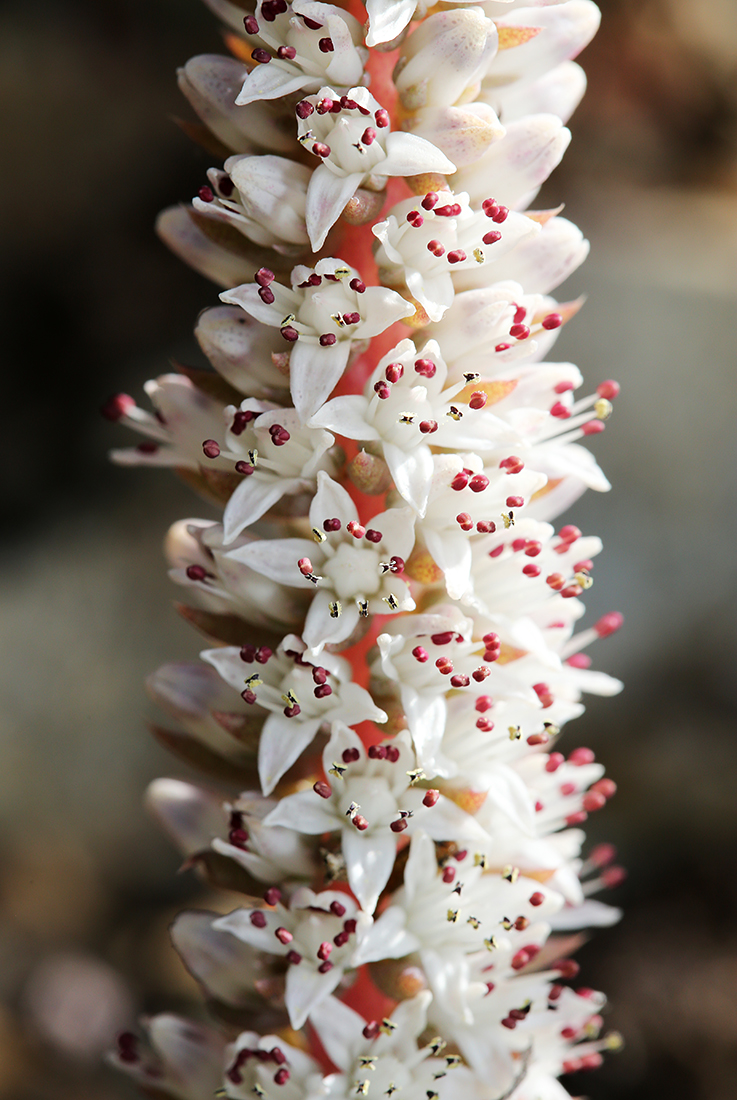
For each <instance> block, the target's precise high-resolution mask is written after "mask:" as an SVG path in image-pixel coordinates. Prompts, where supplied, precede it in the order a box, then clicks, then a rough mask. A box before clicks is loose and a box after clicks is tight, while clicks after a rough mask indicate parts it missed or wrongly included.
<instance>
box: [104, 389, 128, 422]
mask: <svg viewBox="0 0 737 1100" xmlns="http://www.w3.org/2000/svg"><path fill="white" fill-rule="evenodd" d="M135 407H136V403H135V401H134V400H133V398H132V397H129V395H128V394H127V393H116V394H114V395H113V396H112V397H109V398H108V399H107V401H106V402H105V404H104V405H101V407H100V412H101V414H102V415H103V416H104V417H105V419H106V420H112V421H116V420H122V418H123V417H124V416H127V414H128V413H129V412H130V411H131V409H135Z"/></svg>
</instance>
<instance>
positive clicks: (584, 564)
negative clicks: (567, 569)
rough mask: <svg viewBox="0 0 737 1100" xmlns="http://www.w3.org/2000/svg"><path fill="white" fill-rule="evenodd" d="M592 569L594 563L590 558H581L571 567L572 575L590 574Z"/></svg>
mask: <svg viewBox="0 0 737 1100" xmlns="http://www.w3.org/2000/svg"><path fill="white" fill-rule="evenodd" d="M593 568H594V563H593V562H592V560H591V558H582V559H581V561H577V562H576V563H575V565H574V566H573V572H574V573H590V572H591V570H592V569H593Z"/></svg>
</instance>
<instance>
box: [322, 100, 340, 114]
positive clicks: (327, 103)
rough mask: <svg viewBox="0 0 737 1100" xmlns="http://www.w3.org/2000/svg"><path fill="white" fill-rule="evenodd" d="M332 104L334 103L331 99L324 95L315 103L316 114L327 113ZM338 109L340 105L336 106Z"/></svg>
mask: <svg viewBox="0 0 737 1100" xmlns="http://www.w3.org/2000/svg"><path fill="white" fill-rule="evenodd" d="M334 106H335V104H334V103H333V101H332V99H330V98H329V97H328V96H325V97H324V98H323V99H321V100H320V102H319V103H318V105H317V113H318V115H327V114H329V113H330V112H331V111H332V109H333V107H334ZM338 110H340V107H338Z"/></svg>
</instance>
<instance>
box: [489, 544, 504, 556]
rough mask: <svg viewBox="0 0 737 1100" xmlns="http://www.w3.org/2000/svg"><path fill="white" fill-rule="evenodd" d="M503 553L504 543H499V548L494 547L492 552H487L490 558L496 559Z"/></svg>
mask: <svg viewBox="0 0 737 1100" xmlns="http://www.w3.org/2000/svg"><path fill="white" fill-rule="evenodd" d="M503 553H504V543H503V542H502V543H500V544H499V546H495V547H494V549H493V550H490V551H489V557H490V558H498V557H499V555H500V554H503Z"/></svg>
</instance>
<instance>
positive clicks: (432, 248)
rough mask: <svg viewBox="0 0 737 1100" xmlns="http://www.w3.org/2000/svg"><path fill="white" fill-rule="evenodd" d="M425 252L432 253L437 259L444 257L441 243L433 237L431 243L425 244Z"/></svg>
mask: <svg viewBox="0 0 737 1100" xmlns="http://www.w3.org/2000/svg"><path fill="white" fill-rule="evenodd" d="M427 251H428V252H432V254H433V256H437V257H438V259H439V258H440V257H441V256H444V255H445V246H444V245H443V243H442V241H438V240H436V239H435V238H434V237H433V239H432V240H431V241H428V242H427Z"/></svg>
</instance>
